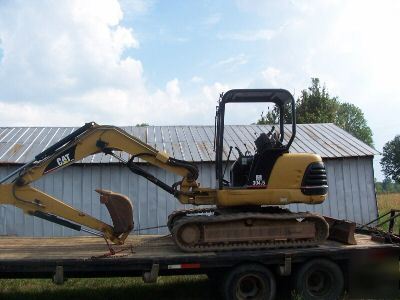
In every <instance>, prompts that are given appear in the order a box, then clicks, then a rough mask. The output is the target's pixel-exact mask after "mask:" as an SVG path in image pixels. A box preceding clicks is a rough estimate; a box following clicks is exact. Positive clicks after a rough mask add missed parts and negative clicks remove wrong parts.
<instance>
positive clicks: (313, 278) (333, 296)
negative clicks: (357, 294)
mask: <svg viewBox="0 0 400 300" xmlns="http://www.w3.org/2000/svg"><path fill="white" fill-rule="evenodd" d="M294 287H295V290H296V293H297V294H298V295H299V296H300V297H302V299H304V300H315V299H325V300H337V299H340V297H341V295H342V293H343V288H344V279H343V273H342V271H341V269H340V268H339V266H338V265H337V264H336V263H334V262H332V261H330V260H327V259H313V260H311V261H309V262H307V263H305V264H304V265H303V266H301V267H300V269H299V270H298V272H297V274H296V276H295V282H294Z"/></svg>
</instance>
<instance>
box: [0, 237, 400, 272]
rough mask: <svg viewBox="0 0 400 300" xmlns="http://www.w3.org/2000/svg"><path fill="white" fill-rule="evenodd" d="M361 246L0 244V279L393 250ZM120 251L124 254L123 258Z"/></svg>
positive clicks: (364, 240) (15, 240) (148, 241)
mask: <svg viewBox="0 0 400 300" xmlns="http://www.w3.org/2000/svg"><path fill="white" fill-rule="evenodd" d="M356 241H357V245H344V244H342V243H339V242H335V241H330V240H328V241H326V242H325V243H324V244H322V245H320V246H318V247H310V248H291V249H271V250H257V251H231V252H205V253H184V252H182V251H180V250H179V249H178V248H177V247H176V246H175V244H174V242H173V241H172V239H171V237H170V236H130V237H129V238H128V239H127V241H126V243H125V244H124V245H122V246H116V245H113V246H112V247H113V249H114V250H115V251H116V252H117V253H116V254H114V255H111V256H106V257H104V255H105V254H107V253H108V252H109V250H108V247H107V245H106V243H105V241H104V240H103V239H101V238H98V237H86V236H83V237H82V236H81V237H60V238H28V237H1V238H0V277H1V278H21V277H25V278H30V277H35V278H39V277H50V276H53V275H54V274H55V271H56V268H57V267H60V266H61V267H62V270H63V274H64V275H65V276H66V277H98V276H108V277H112V276H141V275H143V273H144V272H149V271H150V270H152V267H153V266H154V265H155V264H156V265H158V269H159V274H160V275H172V274H190V273H198V274H200V273H207V272H208V271H209V270H213V269H215V268H225V267H226V268H229V267H231V266H233V265H235V264H237V263H238V261H248V262H251V261H254V262H262V263H264V264H271V265H272V264H274V265H276V264H277V265H282V266H285V262H287V259H288V258H290V263H296V262H301V261H304V260H306V259H307V258H310V257H327V258H330V259H333V260H344V259H348V258H349V256H350V255H354V254H357V253H363V252H365V251H371V250H377V249H393V250H395V251H398V247H397V246H395V245H392V244H383V243H379V242H375V241H372V240H371V236H369V235H364V234H356ZM118 251H121V252H118Z"/></svg>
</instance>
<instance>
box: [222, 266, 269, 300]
mask: <svg viewBox="0 0 400 300" xmlns="http://www.w3.org/2000/svg"><path fill="white" fill-rule="evenodd" d="M221 288H222V296H223V298H224V299H226V300H232V299H234V300H242V299H254V300H258V299H267V300H273V299H274V298H275V294H276V281H275V277H274V275H273V274H272V272H271V271H270V270H268V269H267V268H266V267H264V266H262V265H259V264H244V265H240V266H238V267H236V268H234V269H232V270H230V271H227V273H226V274H225V276H224V278H223V280H222V285H221Z"/></svg>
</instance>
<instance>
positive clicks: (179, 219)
mask: <svg viewBox="0 0 400 300" xmlns="http://www.w3.org/2000/svg"><path fill="white" fill-rule="evenodd" d="M216 211H218V209H215V208H209V209H207V208H205V209H200V210H199V209H193V210H186V211H181V212H176V213H174V214H172V215H171V218H169V221H170V220H171V222H168V223H169V226H171V229H172V230H171V233H172V237H173V239H174V241H175V243H176V245H177V246H178V247H179V248H180V249H181V250H183V251H185V252H207V251H232V250H256V249H275V248H302V247H312V246H316V245H318V244H320V243H322V242H323V241H325V240H326V239H327V237H328V233H329V232H328V231H329V230H328V224H327V223H326V221H325V219H324V218H323V217H321V216H319V215H316V214H312V213H308V212H301V213H263V212H243V213H230V214H221V215H214V216H213V215H211V216H204V215H199V216H196V215H194V216H188V214H204V213H213V212H216ZM243 219H264V220H267V219H269V220H275V221H280V220H282V221H283V220H293V219H306V220H308V221H313V222H314V223H315V225H316V230H317V235H316V237H315V238H314V239H310V240H293V241H282V240H276V241H274V240H266V241H261V242H260V241H248V240H247V241H242V242H220V243H205V242H203V243H200V244H198V245H193V246H189V245H185V244H182V243H181V242H180V240H179V239H178V238H177V233H178V231H179V228H180V227H182V226H183V225H186V224H190V223H195V224H206V223H220V222H232V221H240V220H243Z"/></svg>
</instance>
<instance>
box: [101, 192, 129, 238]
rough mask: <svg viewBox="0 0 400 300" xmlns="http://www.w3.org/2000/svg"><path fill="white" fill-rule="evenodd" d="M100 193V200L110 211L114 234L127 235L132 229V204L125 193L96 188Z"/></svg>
mask: <svg viewBox="0 0 400 300" xmlns="http://www.w3.org/2000/svg"><path fill="white" fill-rule="evenodd" d="M96 192H97V193H99V194H100V202H101V203H103V204H104V205H105V206H106V207H107V209H108V212H109V213H110V216H111V220H112V222H113V227H114V234H115V235H116V236H120V235H121V234H123V235H128V234H129V232H130V231H131V230H132V229H133V224H134V223H133V206H132V203H131V201H130V200H129V198H128V197H126V196H125V195H121V194H118V193H114V192H112V191H107V190H100V189H96Z"/></svg>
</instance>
